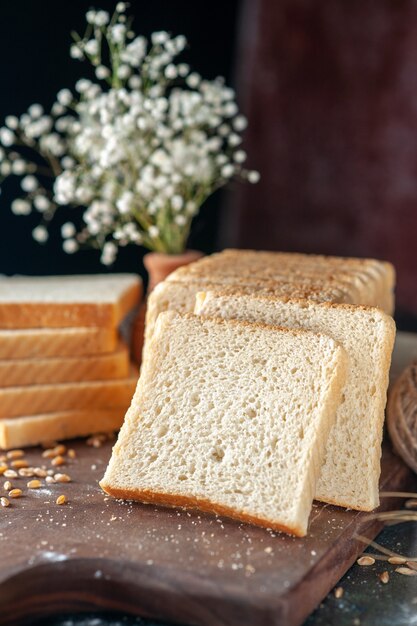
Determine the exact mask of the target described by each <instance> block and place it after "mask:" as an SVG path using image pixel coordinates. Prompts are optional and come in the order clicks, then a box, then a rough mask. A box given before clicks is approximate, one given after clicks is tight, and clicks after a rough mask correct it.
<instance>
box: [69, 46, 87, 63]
mask: <svg viewBox="0 0 417 626" xmlns="http://www.w3.org/2000/svg"><path fill="white" fill-rule="evenodd" d="M70 56H71V58H72V59H82V58H83V56H84V55H83V51H82V50H81V48H80V46H79V45H78V44H76V43H73V44H72V46H71V48H70Z"/></svg>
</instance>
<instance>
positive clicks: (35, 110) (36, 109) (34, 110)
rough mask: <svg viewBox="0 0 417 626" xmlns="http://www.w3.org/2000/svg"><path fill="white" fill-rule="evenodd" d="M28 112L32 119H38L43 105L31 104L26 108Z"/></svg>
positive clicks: (41, 113)
mask: <svg viewBox="0 0 417 626" xmlns="http://www.w3.org/2000/svg"><path fill="white" fill-rule="evenodd" d="M28 113H29V115H30V116H31V117H32V118H33V119H35V120H36V119H38V117H40V116H41V115H43V107H42V106H41V105H40V104H32V105H31V106H30V107H29V108H28Z"/></svg>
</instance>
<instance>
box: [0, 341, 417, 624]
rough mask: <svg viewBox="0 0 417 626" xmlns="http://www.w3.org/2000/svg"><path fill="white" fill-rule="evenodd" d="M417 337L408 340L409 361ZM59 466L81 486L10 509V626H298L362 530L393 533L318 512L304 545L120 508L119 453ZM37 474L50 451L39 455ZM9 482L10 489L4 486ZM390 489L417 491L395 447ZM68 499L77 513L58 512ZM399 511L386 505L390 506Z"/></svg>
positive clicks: (0, 601) (5, 607)
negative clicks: (61, 498)
mask: <svg viewBox="0 0 417 626" xmlns="http://www.w3.org/2000/svg"><path fill="white" fill-rule="evenodd" d="M416 346H417V340H416V338H415V337H410V338H409V340H407V341H403V342H402V345H401V347H400V352H397V355H396V361H397V360H398V359H399V360H402V362H406V361H407V351H410V350H411V351H412V350H415V348H416ZM70 445H71V447H73V448H74V449H75V450H76V453H77V457H76V459H73V460H68V463H67V465H65V466H63V467H62V468H59V471H65V472H67V473H68V474H70V475H71V477H72V479H73V482H71V483H68V484H53V485H47V486H45V487H43V488H42V489H39V490H37V491H28V490H27V489H26V482H27V480H26V479H22V478H19V479H16V480H14V481H13V482H14V483H15V485H14V486H16V487H17V486H20V487H22V489H23V490H24V493H25V495H24V497H22V498H20V499H16V500H13V501H12V505H11V506H10V507H9V508H1V509H0V625H6V624H7V625H8V626H10V625H14V624H23V623H24V622H25V621H29V619H34V618H35V617H39V616H46V615H48V614H51V613H55V612H64V611H67V610H68V611H73V612H74V611H80V610H84V609H92V608H100V609H112V610H121V611H124V612H127V613H134V614H138V615H142V616H149V617H154V618H161V619H166V620H172V621H174V622H180V623H187V624H196V625H201V626H226V625H227V626H235V625H236V626H238V625H239V626H249V625H250V626H255V625H256V626H277V625H280V626H296V625H299V624H301V623H302V622H303V620H304V619H305V618H306V617H307V615H308V614H309V613H310V612H311V611H312V610H313V609H314V608H315V607H316V606H317V604H318V603H319V602H320V600H321V599H322V598H323V597H324V596H325V595H326V594H327V593H328V592H329V590H330V589H331V588H332V587H333V586H334V585H335V584H336V583H337V581H338V580H339V579H340V577H341V576H342V575H343V574H344V572H346V570H347V569H348V568H349V567H350V565H351V564H352V563H353V562H354V560H355V558H356V557H357V555H358V554H359V553H360V552H361V551H362V549H363V545H362V544H361V543H359V542H358V541H356V540H355V539H354V535H355V534H356V533H359V534H362V535H366V536H367V537H369V538H373V537H374V536H375V535H376V534H377V533H378V531H379V530H380V528H381V526H380V524H379V523H377V522H375V521H370V520H369V519H368V516H367V515H366V514H363V513H357V512H354V511H347V510H344V509H339V508H337V507H332V506H329V505H323V504H315V505H314V507H313V511H312V515H311V523H310V530H309V534H308V536H307V537H306V538H303V539H296V538H292V537H288V536H286V535H280V534H278V533H274V532H271V531H267V530H265V529H261V528H256V527H254V526H250V525H246V524H240V523H237V522H234V521H230V520H227V519H225V518H220V517H215V516H211V515H205V514H199V513H197V512H196V513H190V512H185V511H183V510H172V509H163V508H156V507H154V506H152V505H140V504H137V503H128V502H118V501H114V500H112V499H111V498H109V497H106V496H105V495H104V494H103V493H102V492H101V490H100V488H99V487H98V484H97V481H98V480H99V479H100V478H101V477H102V475H103V473H104V469H105V466H106V463H107V461H108V459H109V456H110V452H111V444H110V443H107V444H105V445H104V446H103V447H101V448H98V449H95V448H92V447H88V446H87V445H86V443H85V442H84V441H78V442H73V443H71V444H70ZM27 459H28V460H29V462H30V464H33V465H35V466H38V465H41V464H42V463H44V464H45V463H46V464H47V466H48V467H49V466H50V464H49V461H45V460H42V458H41V451H40V449H32V450H30V451H28V454H27ZM2 483H3V480H1V483H0V484H1V486H2ZM381 488H382V489H384V490H399V489H410V488H415V477H414V476H413V475H412V474H411V472H410V471H409V470H408V469H407V468H406V467H405V466H404V465H403V463H402V462H401V461H400V460H399V459H398V458H397V457H396V456H394V454H393V453H392V452H391V450H390V448H389V446H388V445H386V446H385V448H384V454H383V462H382V477H381ZM61 493H63V494H65V495H67V496H68V498H69V502H68V504H66V505H64V506H58V505H56V503H55V501H56V498H57V496H58V495H60V494H61ZM396 504H397V503H395V502H393V501H392V500H390V501H388V500H383V503H382V507H383V508H389V507H392V506H395V505H396Z"/></svg>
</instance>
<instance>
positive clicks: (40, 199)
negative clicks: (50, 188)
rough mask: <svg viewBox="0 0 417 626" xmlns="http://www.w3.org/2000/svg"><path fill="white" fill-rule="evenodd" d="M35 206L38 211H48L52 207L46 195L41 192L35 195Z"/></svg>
mask: <svg viewBox="0 0 417 626" xmlns="http://www.w3.org/2000/svg"><path fill="white" fill-rule="evenodd" d="M33 206H34V207H35V209H36V210H37V211H39V212H40V213H43V212H44V211H47V210H48V209H49V208H50V206H51V203H50V201H49V199H48V198H47V197H46V196H43V195H41V194H39V195H36V196H35V197H34V199H33Z"/></svg>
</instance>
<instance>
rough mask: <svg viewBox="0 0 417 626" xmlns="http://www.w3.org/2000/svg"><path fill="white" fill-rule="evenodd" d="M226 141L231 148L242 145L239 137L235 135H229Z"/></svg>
mask: <svg viewBox="0 0 417 626" xmlns="http://www.w3.org/2000/svg"><path fill="white" fill-rule="evenodd" d="M227 141H228V142H229V145H230V146H233V147H235V146H238V145H239V144H240V143H242V139H241V137H239V135H236V134H235V133H233V134H232V135H229V138H228V140H227Z"/></svg>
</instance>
